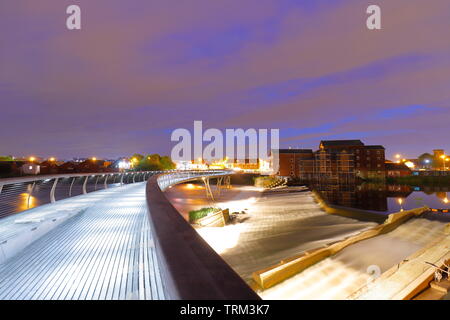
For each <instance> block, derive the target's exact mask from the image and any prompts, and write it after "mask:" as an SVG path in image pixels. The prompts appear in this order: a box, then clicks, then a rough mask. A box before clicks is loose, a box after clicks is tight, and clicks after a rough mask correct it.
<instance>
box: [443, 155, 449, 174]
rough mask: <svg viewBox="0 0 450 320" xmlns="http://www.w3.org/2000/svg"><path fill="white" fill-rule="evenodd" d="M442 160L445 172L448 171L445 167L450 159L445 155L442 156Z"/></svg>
mask: <svg viewBox="0 0 450 320" xmlns="http://www.w3.org/2000/svg"><path fill="white" fill-rule="evenodd" d="M441 159H442V163H443V164H444V171H446V170H447V169H446V167H445V162H446V161H448V160H449V158H447V156H446V155H444V154H443V155H442V156H441Z"/></svg>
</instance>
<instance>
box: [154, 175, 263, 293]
mask: <svg viewBox="0 0 450 320" xmlns="http://www.w3.org/2000/svg"><path fill="white" fill-rule="evenodd" d="M230 174H232V172H230V171H206V172H205V171H203V172H179V173H173V174H160V175H154V176H152V177H150V178H149V180H148V182H147V190H146V193H147V205H148V208H149V210H148V212H149V220H150V225H151V228H152V231H153V232H152V233H153V237H154V241H155V246H156V252H157V254H158V263H159V267H160V272H161V276H162V279H163V283H164V290H165V295H166V296H167V297H168V298H169V299H183V300H193V299H201V300H203V299H204V300H219V299H233V300H241V299H245V300H250V299H251V300H259V299H260V298H259V296H258V295H257V294H256V293H255V292H254V291H253V290H252V289H251V288H250V287H249V286H248V285H247V284H246V283H245V281H244V280H243V279H242V278H241V277H240V276H239V275H238V274H237V273H236V272H235V271H234V270H233V269H232V268H231V267H230V266H229V265H228V264H227V263H226V262H225V261H224V260H223V259H222V258H221V257H220V256H219V255H218V254H217V253H216V252H215V251H214V250H213V249H212V248H211V247H210V246H209V245H208V243H207V242H206V241H205V240H203V238H202V237H201V236H200V235H199V234H198V233H197V232H196V231H195V230H194V229H193V228H192V226H191V225H190V224H189V223H188V222H187V221H186V220H185V219H184V218H183V217H182V216H181V215H180V213H179V212H178V211H177V210H176V209H175V207H174V206H173V205H172V204H171V203H170V202H169V200H168V199H167V198H166V196H165V195H164V192H163V191H164V190H165V189H166V188H167V187H169V186H171V185H174V184H177V183H181V182H185V181H190V180H195V179H201V178H203V177H210V178H211V177H219V176H226V175H230Z"/></svg>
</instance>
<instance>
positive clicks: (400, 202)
mask: <svg viewBox="0 0 450 320" xmlns="http://www.w3.org/2000/svg"><path fill="white" fill-rule="evenodd" d="M311 187H312V188H313V189H315V190H317V191H319V192H320V193H321V194H322V196H323V197H324V199H325V200H327V201H328V203H330V204H333V205H338V206H344V207H350V208H356V209H362V210H369V211H377V212H386V213H391V212H398V211H403V210H409V209H413V208H417V207H422V206H425V205H427V206H429V207H430V208H434V209H450V203H449V199H448V193H449V192H450V187H448V186H407V185H392V184H374V183H364V184H359V185H357V184H342V185H339V184H315V185H312V186H311Z"/></svg>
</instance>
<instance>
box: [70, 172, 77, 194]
mask: <svg viewBox="0 0 450 320" xmlns="http://www.w3.org/2000/svg"><path fill="white" fill-rule="evenodd" d="M75 180H76V178H75V177H73V178H72V182H71V183H70V188H69V198H70V197H71V196H72V187H73V183H74V182H75Z"/></svg>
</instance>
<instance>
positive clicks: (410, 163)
mask: <svg viewBox="0 0 450 320" xmlns="http://www.w3.org/2000/svg"><path fill="white" fill-rule="evenodd" d="M405 165H406V166H407V167H408V168H410V169H414V167H415V165H414V163H412V162H411V161H406V162H405Z"/></svg>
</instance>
